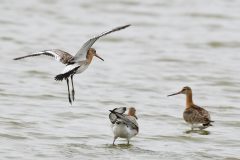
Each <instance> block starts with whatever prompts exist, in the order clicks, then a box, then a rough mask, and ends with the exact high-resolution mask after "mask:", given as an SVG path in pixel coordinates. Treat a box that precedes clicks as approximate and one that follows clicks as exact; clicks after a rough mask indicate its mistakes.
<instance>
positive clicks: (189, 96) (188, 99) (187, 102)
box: [186, 93, 193, 108]
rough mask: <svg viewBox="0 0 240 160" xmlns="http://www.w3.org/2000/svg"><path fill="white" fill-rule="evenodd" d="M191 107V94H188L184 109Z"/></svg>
mask: <svg viewBox="0 0 240 160" xmlns="http://www.w3.org/2000/svg"><path fill="white" fill-rule="evenodd" d="M191 106H193V100H192V93H188V94H187V96H186V108H190V107H191Z"/></svg>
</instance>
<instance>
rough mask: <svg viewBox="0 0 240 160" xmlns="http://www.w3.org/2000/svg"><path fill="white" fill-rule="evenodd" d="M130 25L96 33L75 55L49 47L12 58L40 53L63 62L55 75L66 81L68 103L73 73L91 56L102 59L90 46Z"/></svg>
mask: <svg viewBox="0 0 240 160" xmlns="http://www.w3.org/2000/svg"><path fill="white" fill-rule="evenodd" d="M129 26H130V25H125V26H120V27H116V28H114V29H112V30H110V31H106V32H103V33H102V34H100V35H97V36H95V37H93V38H91V39H89V40H88V41H87V42H85V43H84V44H83V46H82V47H81V49H80V50H79V51H78V52H77V53H76V55H75V56H72V55H71V54H69V53H67V52H65V51H62V50H60V49H51V50H44V51H40V52H36V53H33V54H30V55H27V56H23V57H18V58H14V60H19V59H23V58H27V57H34V56H40V55H46V56H51V57H54V58H55V59H56V60H57V61H59V62H62V63H63V64H65V65H66V67H65V68H64V70H63V71H62V72H61V74H58V75H57V76H55V80H56V81H62V80H63V79H65V80H66V81H67V86H68V99H69V102H70V104H72V101H74V95H75V91H74V86H73V75H74V74H79V73H82V72H83V71H85V70H86V69H87V68H88V66H89V65H90V63H91V62H92V59H93V57H94V56H95V57H98V58H99V59H101V60H102V61H104V60H103V59H102V58H101V57H100V56H99V55H98V54H97V53H96V50H95V49H94V48H91V46H92V45H93V44H94V43H95V42H96V41H97V40H98V39H99V38H101V37H103V36H105V35H107V34H110V33H112V32H115V31H119V30H122V29H124V28H127V27H129ZM69 77H70V78H71V83H72V99H71V96H70V89H69Z"/></svg>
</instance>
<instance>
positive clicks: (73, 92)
mask: <svg viewBox="0 0 240 160" xmlns="http://www.w3.org/2000/svg"><path fill="white" fill-rule="evenodd" d="M71 82H72V100H73V101H74V99H75V98H74V96H75V91H74V86H73V75H71Z"/></svg>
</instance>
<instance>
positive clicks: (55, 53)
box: [14, 49, 73, 64]
mask: <svg viewBox="0 0 240 160" xmlns="http://www.w3.org/2000/svg"><path fill="white" fill-rule="evenodd" d="M41 55H46V56H51V57H54V58H55V59H56V60H57V61H59V62H62V63H63V64H67V63H68V62H69V61H70V60H71V59H72V58H73V56H72V55H71V54H69V53H67V52H65V51H62V50H60V49H52V50H44V51H40V52H36V53H33V54H29V55H26V56H22V57H17V58H14V60H19V59H23V58H28V57H35V56H41Z"/></svg>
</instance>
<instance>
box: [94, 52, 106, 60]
mask: <svg viewBox="0 0 240 160" xmlns="http://www.w3.org/2000/svg"><path fill="white" fill-rule="evenodd" d="M95 56H96V57H97V58H99V59H101V60H102V61H104V59H102V57H100V56H99V55H97V53H96V54H95Z"/></svg>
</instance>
